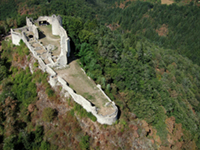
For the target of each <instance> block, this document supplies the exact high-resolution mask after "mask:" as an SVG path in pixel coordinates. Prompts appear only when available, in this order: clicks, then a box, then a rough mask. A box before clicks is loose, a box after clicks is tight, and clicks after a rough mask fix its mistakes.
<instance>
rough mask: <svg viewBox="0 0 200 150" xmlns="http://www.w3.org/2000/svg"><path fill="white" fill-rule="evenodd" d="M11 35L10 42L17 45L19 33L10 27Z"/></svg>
mask: <svg viewBox="0 0 200 150" xmlns="http://www.w3.org/2000/svg"><path fill="white" fill-rule="evenodd" d="M11 35H12V43H13V44H15V45H19V42H20V40H21V39H22V37H21V33H17V32H14V31H13V29H11Z"/></svg>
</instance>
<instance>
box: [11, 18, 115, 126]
mask: <svg viewBox="0 0 200 150" xmlns="http://www.w3.org/2000/svg"><path fill="white" fill-rule="evenodd" d="M47 33H48V34H47ZM11 35H12V43H13V44H15V45H19V44H20V41H21V40H22V41H23V42H24V43H25V44H26V46H27V47H28V48H29V50H30V51H31V53H32V54H33V56H34V57H35V58H36V59H37V60H38V63H39V68H40V69H41V70H42V71H44V72H47V73H48V74H49V75H50V80H49V83H50V85H51V86H52V87H54V86H56V85H61V86H62V88H63V90H64V91H66V92H67V93H69V94H70V95H71V97H72V98H73V99H74V101H75V102H76V103H78V104H80V105H81V106H82V107H83V108H84V109H85V110H86V111H87V112H91V113H92V114H93V115H94V116H95V117H96V118H97V121H98V122H99V123H101V124H108V125H111V124H112V123H114V122H115V121H116V120H117V117H118V108H117V106H116V105H115V103H114V102H113V101H111V100H110V98H109V97H108V96H107V95H106V94H105V93H104V92H103V91H102V89H101V86H100V85H97V86H96V85H95V86H96V87H93V88H95V89H96V91H97V95H101V96H102V97H104V98H103V99H104V100H105V101H106V102H105V104H103V106H102V108H103V109H102V110H103V111H104V110H106V111H105V112H107V113H104V114H102V113H100V112H102V111H99V109H101V108H97V106H95V105H94V104H93V103H91V101H89V100H87V99H86V98H84V97H83V96H81V95H79V94H77V93H76V92H74V90H73V89H72V88H71V87H69V84H68V83H67V82H66V81H67V79H66V78H63V74H59V71H57V70H62V71H63V72H64V71H65V69H66V67H67V66H68V65H67V57H69V56H70V39H69V37H68V35H67V33H66V31H65V29H64V28H63V27H62V18H61V17H60V16H56V15H52V16H41V17H39V18H38V19H37V20H35V21H33V20H32V19H31V18H28V17H27V18H26V26H25V27H22V28H17V29H11ZM65 73H66V72H65ZM88 78H89V77H88ZM88 80H89V79H88ZM77 86H79V85H77ZM107 110H108V111H107Z"/></svg>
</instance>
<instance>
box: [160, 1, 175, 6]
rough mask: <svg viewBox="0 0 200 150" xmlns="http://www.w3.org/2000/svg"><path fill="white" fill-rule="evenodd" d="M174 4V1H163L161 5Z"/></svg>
mask: <svg viewBox="0 0 200 150" xmlns="http://www.w3.org/2000/svg"><path fill="white" fill-rule="evenodd" d="M173 3H174V0H161V4H167V5H170V4H173Z"/></svg>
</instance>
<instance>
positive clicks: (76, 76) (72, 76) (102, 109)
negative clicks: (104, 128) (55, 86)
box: [55, 60, 115, 115]
mask: <svg viewBox="0 0 200 150" xmlns="http://www.w3.org/2000/svg"><path fill="white" fill-rule="evenodd" d="M55 71H56V73H57V74H58V76H60V77H62V78H63V79H64V80H65V81H67V82H68V83H69V86H70V87H71V88H72V89H74V90H75V92H76V93H77V94H80V95H82V96H83V97H84V98H86V99H87V100H89V101H90V102H91V103H93V104H94V105H95V106H96V107H97V108H98V113H99V114H102V115H108V114H111V113H113V112H114V111H115V110H114V109H113V107H112V106H105V104H106V103H107V102H109V101H108V99H107V98H106V97H105V96H104V94H103V93H102V92H101V91H100V90H99V88H98V87H97V86H96V84H95V82H94V81H93V80H92V79H90V78H89V77H88V76H87V75H86V74H85V73H84V71H83V70H81V67H80V65H79V64H78V62H77V60H74V61H72V62H71V63H70V64H69V67H68V68H66V69H61V70H55Z"/></svg>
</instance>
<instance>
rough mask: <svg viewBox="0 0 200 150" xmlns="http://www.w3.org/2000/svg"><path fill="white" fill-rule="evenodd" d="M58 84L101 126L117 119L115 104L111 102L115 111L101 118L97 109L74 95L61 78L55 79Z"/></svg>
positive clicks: (82, 98)
mask: <svg viewBox="0 0 200 150" xmlns="http://www.w3.org/2000/svg"><path fill="white" fill-rule="evenodd" d="M57 79H58V82H59V83H60V84H61V85H62V87H63V88H64V89H65V90H66V91H67V92H68V93H69V94H70V95H71V96H72V98H73V99H74V101H75V102H76V103H78V104H79V105H81V106H82V107H83V108H84V109H85V110H86V111H87V112H91V113H92V114H93V115H94V116H95V117H96V118H97V121H98V122H99V123H101V124H108V125H112V124H113V123H114V122H115V121H116V120H117V117H118V108H117V107H116V105H115V103H114V102H112V104H111V105H112V107H113V108H114V109H115V112H114V113H112V114H109V115H106V116H102V115H100V114H98V112H97V108H96V107H95V106H92V104H91V103H90V102H89V101H88V100H86V99H85V98H84V97H82V96H81V95H78V94H76V93H75V92H74V91H73V90H72V89H71V88H70V87H69V86H68V85H67V82H66V81H65V80H64V79H62V78H61V77H59V76H58V77H57Z"/></svg>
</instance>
